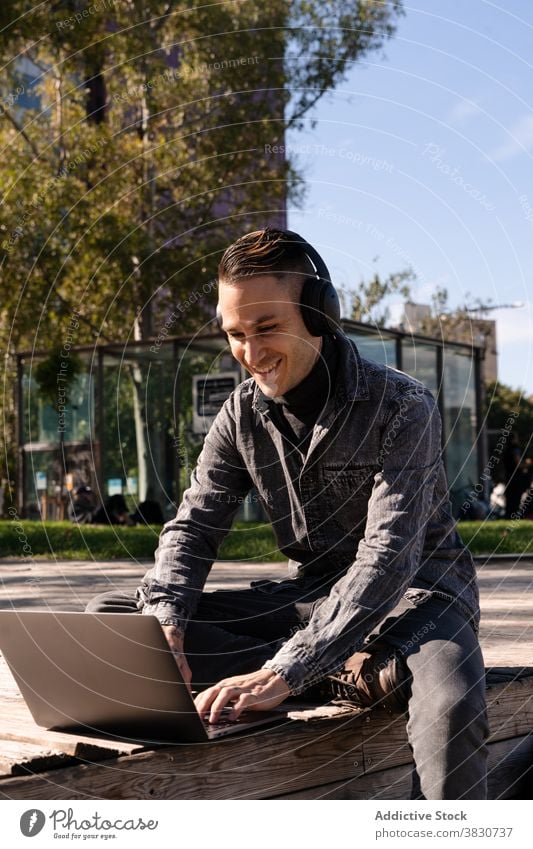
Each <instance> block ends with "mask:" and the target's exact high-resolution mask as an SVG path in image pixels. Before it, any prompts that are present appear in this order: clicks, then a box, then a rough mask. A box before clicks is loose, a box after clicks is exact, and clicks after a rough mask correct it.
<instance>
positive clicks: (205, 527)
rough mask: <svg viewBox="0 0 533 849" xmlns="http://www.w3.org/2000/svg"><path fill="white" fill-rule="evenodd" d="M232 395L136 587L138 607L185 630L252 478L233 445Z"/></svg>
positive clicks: (216, 421) (209, 433)
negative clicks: (173, 517) (147, 567)
mask: <svg viewBox="0 0 533 849" xmlns="http://www.w3.org/2000/svg"><path fill="white" fill-rule="evenodd" d="M233 401H234V397H233V395H231V396H230V398H228V400H227V401H226V402H225V404H224V405H223V407H222V409H221V410H220V412H219V413H218V415H217V417H216V418H215V421H214V422H213V424H212V426H211V428H210V430H209V432H208V434H207V436H206V437H205V440H204V444H203V448H202V451H201V453H200V455H199V457H198V461H197V465H196V468H195V469H194V471H193V473H192V476H191V484H190V487H189V488H188V489H187V490H186V491H185V493H184V495H183V500H182V502H181V504H180V507H179V509H178V512H177V515H176V518H175V519H172V520H171V521H170V522H167V523H166V524H165V525H164V526H163V529H162V531H161V534H160V537H159V546H158V548H157V549H156V552H155V565H154V567H153V568H152V569H150V570H149V571H148V572H147V573H146V575H145V576H144V578H143V581H142V584H141V586H140V587H139V588H138V590H137V597H138V599H139V601H140V602H141V603H142V612H143V613H146V614H152V615H154V616H156V617H157V618H158V619H159V621H160V622H161V624H162V625H176V626H177V627H178V628H181V629H182V630H185V627H186V624H187V621H188V620H189V619H190V617H191V616H192V615H193V614H194V612H195V610H196V607H197V605H198V601H199V598H200V596H201V594H202V591H203V588H204V584H205V581H206V579H207V576H208V574H209V571H210V569H211V566H212V565H213V561H214V560H215V558H216V556H217V554H218V550H219V547H220V544H221V543H222V540H223V539H224V537H225V536H226V534H227V533H228V531H229V529H230V528H231V523H232V520H233V517H234V515H235V513H236V512H237V509H238V507H239V505H240V504H241V503H242V501H243V499H244V497H245V496H246V494H247V492H248V491H249V490H250V489H251V486H252V481H251V479H250V476H249V474H248V472H247V470H246V468H245V465H244V463H243V461H242V458H241V456H240V454H239V452H238V450H237V448H236V438H235V432H236V422H235V414H234V407H233Z"/></svg>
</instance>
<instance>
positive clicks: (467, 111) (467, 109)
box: [448, 97, 481, 125]
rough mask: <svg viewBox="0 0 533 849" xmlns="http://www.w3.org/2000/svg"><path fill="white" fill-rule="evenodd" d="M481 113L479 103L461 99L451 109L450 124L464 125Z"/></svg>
mask: <svg viewBox="0 0 533 849" xmlns="http://www.w3.org/2000/svg"><path fill="white" fill-rule="evenodd" d="M480 111H481V107H480V106H479V104H478V103H476V102H475V101H473V100H467V99H466V98H464V97H461V98H459V100H456V101H455V103H454V104H453V106H452V108H451V109H450V111H449V113H448V123H449V124H454V125H455V124H462V123H463V122H464V121H468V119H469V118H473V117H474V116H475V115H479V113H480Z"/></svg>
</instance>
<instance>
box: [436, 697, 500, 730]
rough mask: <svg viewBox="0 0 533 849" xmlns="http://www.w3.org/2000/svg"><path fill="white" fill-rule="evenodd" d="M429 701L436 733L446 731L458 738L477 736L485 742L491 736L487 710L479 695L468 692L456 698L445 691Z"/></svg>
mask: <svg viewBox="0 0 533 849" xmlns="http://www.w3.org/2000/svg"><path fill="white" fill-rule="evenodd" d="M428 701H429V703H430V705H431V716H432V719H431V720H430V724H431V725H432V726H433V730H434V731H437V730H445V731H446V733H447V734H448V735H452V736H455V735H457V736H458V737H461V736H462V735H463V734H475V735H476V736H478V737H480V738H481V739H483V740H484V739H486V738H487V737H488V736H489V725H488V719H487V708H486V704H485V700H484V698H483V697H480V696H479V694H477V693H468V692H467V693H463V694H461V695H456V696H454V694H453V692H450V691H444V692H441V693H438V694H437V693H434V694H433V696H432V697H431V698H430V699H429V700H428Z"/></svg>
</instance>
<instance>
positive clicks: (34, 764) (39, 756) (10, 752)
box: [0, 740, 76, 776]
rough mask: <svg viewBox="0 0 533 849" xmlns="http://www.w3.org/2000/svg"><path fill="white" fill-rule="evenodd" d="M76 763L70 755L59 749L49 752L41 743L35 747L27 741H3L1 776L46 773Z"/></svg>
mask: <svg viewBox="0 0 533 849" xmlns="http://www.w3.org/2000/svg"><path fill="white" fill-rule="evenodd" d="M75 762H76V761H75V759H74V758H73V757H72V756H71V755H69V754H68V753H66V752H63V751H61V750H59V749H56V750H53V749H50V750H48V751H47V750H46V749H45V748H44V747H43V746H42V744H41V743H38V744H37V745H35V744H30V743H28V742H26V741H24V742H20V741H19V740H2V751H1V753H0V776H6V775H27V774H28V772H44V771H45V770H47V769H55V768H56V767H64V766H67V765H69V764H73V763H75Z"/></svg>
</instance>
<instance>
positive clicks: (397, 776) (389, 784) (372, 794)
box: [272, 734, 533, 800]
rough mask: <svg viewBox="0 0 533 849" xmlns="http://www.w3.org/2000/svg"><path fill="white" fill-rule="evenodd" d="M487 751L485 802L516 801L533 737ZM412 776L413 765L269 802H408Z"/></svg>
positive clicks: (531, 758) (530, 765) (532, 754)
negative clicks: (300, 800) (280, 800)
mask: <svg viewBox="0 0 533 849" xmlns="http://www.w3.org/2000/svg"><path fill="white" fill-rule="evenodd" d="M488 750H489V757H488V764H487V779H488V780H487V784H488V799H494V800H495V799H515V798H517V797H519V796H520V795H521V793H522V787H523V786H524V783H525V781H526V780H527V776H528V774H529V773H530V772H531V771H533V735H532V734H527V735H524V736H522V737H518V738H516V739H512V740H500V741H499V742H497V743H490V744H489V746H488ZM411 775H412V764H405V765H404V766H397V767H393V768H392V769H382V770H380V771H379V772H371V773H368V774H365V775H363V776H360V777H358V778H353V779H351V780H348V781H335V782H333V783H331V784H326V785H322V786H320V787H309V788H306V789H305V790H299V791H297V792H296V793H288V794H286V795H283V796H276V797H272V798H276V799H287V800H289V799H374V800H376V799H389V800H408V799H410V798H411ZM524 798H525V797H524Z"/></svg>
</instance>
